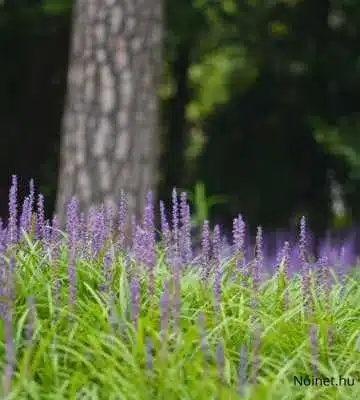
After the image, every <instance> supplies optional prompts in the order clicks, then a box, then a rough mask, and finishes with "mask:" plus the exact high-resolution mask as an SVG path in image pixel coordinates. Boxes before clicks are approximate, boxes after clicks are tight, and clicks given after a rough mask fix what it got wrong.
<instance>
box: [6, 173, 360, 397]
mask: <svg viewBox="0 0 360 400" xmlns="http://www.w3.org/2000/svg"><path fill="white" fill-rule="evenodd" d="M43 201H44V199H43V197H42V196H41V195H39V196H38V197H37V198H35V195H34V188H33V184H31V185H30V192H29V194H28V196H27V197H26V198H25V200H24V202H23V204H22V206H21V208H20V207H18V204H17V181H16V177H13V182H12V187H11V189H10V196H9V218H8V221H7V223H6V224H3V226H2V227H1V230H0V253H1V265H0V272H1V273H0V279H1V286H0V306H1V308H0V312H1V323H0V338H1V339H0V340H1V342H0V353H1V354H0V356H1V358H0V360H1V361H0V362H1V364H0V366H1V370H2V371H3V380H2V390H3V394H2V396H1V398H7V399H104V400H111V399H114V400H115V399H120V400H123V399H124V400H127V399H129V400H130V399H134V400H139V399H154V400H155V399H164V400H171V399H174V400H175V399H181V400H185V399H204V400H209V399H259V400H263V399H289V400H295V399H359V398H360V342H359V340H360V339H359V338H360V336H359V332H360V322H359V321H360V285H359V280H358V279H357V278H356V276H355V275H354V273H353V272H354V271H356V268H355V264H356V262H355V261H354V260H355V259H354V257H347V255H346V251H347V247H346V246H345V245H344V244H343V245H338V244H332V243H330V242H329V241H328V242H326V244H324V246H323V251H322V252H321V255H320V257H318V258H317V259H316V258H315V257H314V256H313V255H312V254H311V253H310V251H309V250H308V240H307V238H308V234H307V231H306V221H305V218H303V219H302V221H301V224H300V227H299V233H298V237H297V238H295V239H294V240H292V241H291V240H290V239H289V241H286V240H285V241H284V242H283V243H282V244H281V245H280V246H279V247H278V248H277V249H276V254H275V256H274V257H275V258H274V257H272V258H271V257H268V256H265V252H264V235H263V232H262V229H261V227H259V228H258V230H257V236H256V241H255V243H254V245H253V246H246V245H245V243H246V240H245V239H246V226H245V223H244V221H243V219H242V217H241V215H239V216H238V217H237V218H235V219H234V227H233V235H232V243H230V244H226V243H225V241H224V240H223V238H222V235H221V231H220V229H221V227H219V226H215V227H214V228H213V229H212V228H210V225H209V223H208V222H207V221H204V225H203V228H202V234H201V246H200V249H198V250H199V251H197V252H195V251H194V249H193V247H192V238H191V233H190V232H191V223H190V208H189V205H188V203H187V200H186V194H184V193H183V194H181V196H180V199H178V196H177V194H176V192H175V191H174V193H173V202H172V207H166V206H165V205H164V204H163V203H161V205H160V215H161V228H160V233H161V235H160V237H161V240H160V241H157V240H156V229H155V224H154V220H155V217H154V215H155V213H156V212H157V211H158V210H157V207H154V204H153V199H152V196H151V193H150V194H149V195H148V201H147V206H146V209H145V210H144V218H143V220H142V221H138V223H136V221H135V220H134V219H133V220H132V226H133V234H132V240H131V241H130V243H127V242H126V240H125V236H124V232H125V225H126V218H131V216H127V215H126V199H125V196H123V197H122V198H121V199H119V207H118V209H114V207H110V206H105V205H103V206H99V207H98V208H94V209H93V210H91V212H90V213H89V215H87V216H85V215H83V214H81V213H79V212H78V204H77V201H76V199H72V200H71V201H70V202H69V206H68V216H67V223H66V228H65V229H64V232H62V231H61V230H60V229H59V224H58V220H57V218H56V216H55V217H54V218H53V219H52V221H47V220H45V217H44V212H43ZM167 208H169V213H167V212H166V210H167ZM170 208H171V210H170ZM170 211H171V212H170ZM169 214H170V215H169ZM18 215H19V218H18ZM114 221H116V223H114ZM274 260H275V261H274ZM349 260H351V261H349Z"/></svg>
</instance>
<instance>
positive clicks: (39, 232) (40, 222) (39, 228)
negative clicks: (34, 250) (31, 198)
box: [35, 193, 45, 240]
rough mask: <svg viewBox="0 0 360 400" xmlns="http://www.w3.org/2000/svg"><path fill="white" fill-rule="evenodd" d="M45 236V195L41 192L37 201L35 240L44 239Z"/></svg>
mask: <svg viewBox="0 0 360 400" xmlns="http://www.w3.org/2000/svg"><path fill="white" fill-rule="evenodd" d="M44 237H45V214H44V196H43V195H42V194H41V193H40V194H39V197H38V202H37V215H36V227H35V240H40V239H44Z"/></svg>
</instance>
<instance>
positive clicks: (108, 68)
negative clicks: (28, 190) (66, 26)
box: [56, 0, 163, 226]
mask: <svg viewBox="0 0 360 400" xmlns="http://www.w3.org/2000/svg"><path fill="white" fill-rule="evenodd" d="M73 13H74V14H73V32H72V43H71V52H70V64H69V72H68V87H67V91H68V92H67V100H66V106H65V111H64V120H63V132H62V142H61V156H60V172H59V183H58V193H57V202H56V213H57V215H58V216H59V219H60V221H61V225H62V226H63V224H64V221H65V215H66V205H67V202H68V201H69V200H70V198H71V197H72V196H74V195H75V196H76V197H77V198H78V201H79V207H80V210H81V211H84V212H85V213H87V211H88V210H89V209H90V207H91V206H97V205H99V204H101V203H105V204H110V205H111V206H113V207H115V209H117V207H118V203H119V201H120V192H121V190H124V191H125V193H126V194H127V198H128V210H129V212H130V213H131V214H135V215H136V216H137V217H139V216H140V214H141V212H142V210H143V207H144V202H145V197H146V192H147V191H148V190H154V189H155V185H156V183H157V173H158V171H157V170H158V165H157V162H158V161H157V160H158V153H159V137H158V136H159V130H158V96H157V90H158V87H159V84H160V78H161V64H162V36H163V32H162V28H163V9H162V0H77V1H76V3H75V6H74V10H73Z"/></svg>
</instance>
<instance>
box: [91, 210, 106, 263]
mask: <svg viewBox="0 0 360 400" xmlns="http://www.w3.org/2000/svg"><path fill="white" fill-rule="evenodd" d="M92 233H93V252H94V255H95V256H97V255H98V254H99V252H100V251H101V250H102V248H103V246H104V244H105V240H106V221H105V208H104V205H103V204H102V205H101V206H100V207H99V209H98V210H97V211H96V213H95V216H94V219H93V224H92Z"/></svg>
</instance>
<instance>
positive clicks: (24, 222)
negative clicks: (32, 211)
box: [20, 197, 30, 234]
mask: <svg viewBox="0 0 360 400" xmlns="http://www.w3.org/2000/svg"><path fill="white" fill-rule="evenodd" d="M29 206H30V202H29V197H25V199H24V202H23V205H22V210H21V215H20V232H22V231H24V232H25V233H27V234H28V233H29V231H30V224H28V219H29V217H28V215H29Z"/></svg>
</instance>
